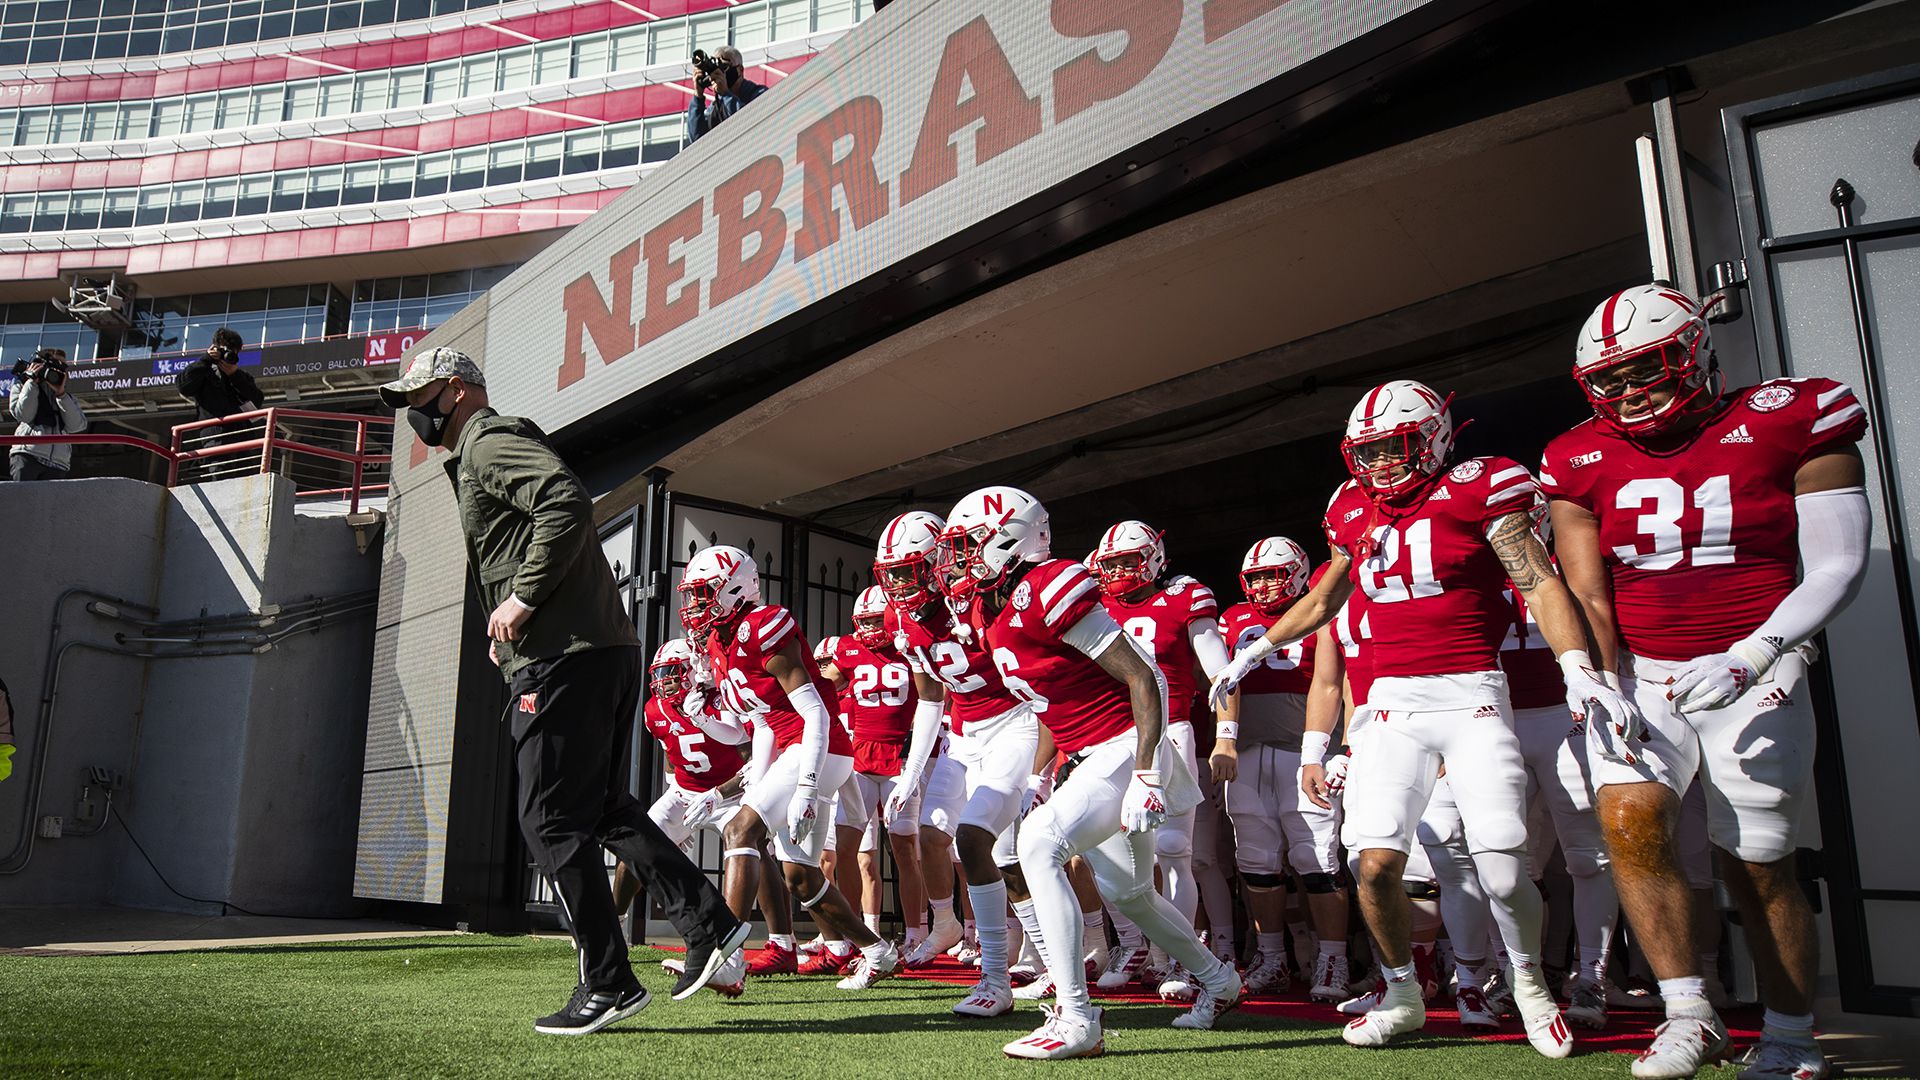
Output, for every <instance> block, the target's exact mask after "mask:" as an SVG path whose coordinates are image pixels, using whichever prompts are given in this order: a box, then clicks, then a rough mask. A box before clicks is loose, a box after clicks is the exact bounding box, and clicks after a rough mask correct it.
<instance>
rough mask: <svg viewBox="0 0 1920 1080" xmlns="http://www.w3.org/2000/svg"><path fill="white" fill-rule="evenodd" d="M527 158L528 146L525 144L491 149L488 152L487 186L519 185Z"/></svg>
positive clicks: (518, 143)
mask: <svg viewBox="0 0 1920 1080" xmlns="http://www.w3.org/2000/svg"><path fill="white" fill-rule="evenodd" d="M526 156H527V144H526V143H523V142H511V143H504V144H502V145H499V146H494V147H490V148H489V149H488V152H487V186H488V187H498V186H500V185H501V184H517V183H519V182H520V174H521V167H522V165H524V164H525V159H526Z"/></svg>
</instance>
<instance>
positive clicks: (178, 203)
mask: <svg viewBox="0 0 1920 1080" xmlns="http://www.w3.org/2000/svg"><path fill="white" fill-rule="evenodd" d="M205 191H206V185H205V184H202V183H201V182H200V181H198V180H195V181H192V182H190V183H185V184H175V185H173V199H172V203H173V206H172V208H171V209H170V210H169V211H168V212H167V223H168V224H173V223H175V222H181V221H199V220H200V211H201V209H202V206H201V202H202V199H203V197H204V193H205Z"/></svg>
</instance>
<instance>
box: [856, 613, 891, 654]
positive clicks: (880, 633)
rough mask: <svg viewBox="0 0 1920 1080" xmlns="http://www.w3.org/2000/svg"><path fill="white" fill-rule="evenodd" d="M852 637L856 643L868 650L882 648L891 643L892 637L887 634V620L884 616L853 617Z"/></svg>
mask: <svg viewBox="0 0 1920 1080" xmlns="http://www.w3.org/2000/svg"><path fill="white" fill-rule="evenodd" d="M853 636H854V639H855V640H856V641H858V642H860V644H862V645H865V646H866V647H867V648H869V649H880V648H884V647H886V646H887V645H889V644H891V643H892V641H893V635H891V634H889V633H887V620H886V616H884V615H855V616H854V617H853Z"/></svg>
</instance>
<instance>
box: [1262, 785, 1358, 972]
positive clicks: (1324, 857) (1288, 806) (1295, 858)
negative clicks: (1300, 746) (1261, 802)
mask: <svg viewBox="0 0 1920 1080" xmlns="http://www.w3.org/2000/svg"><path fill="white" fill-rule="evenodd" d="M1274 754H1275V755H1276V756H1275V761H1274V769H1275V772H1276V774H1277V782H1276V783H1275V784H1274V786H1273V792H1274V798H1275V800H1276V806H1275V809H1276V810H1277V811H1278V813H1279V818H1280V829H1281V832H1282V833H1283V834H1284V835H1285V837H1286V845H1287V849H1286V850H1287V863H1288V865H1289V866H1291V867H1292V868H1293V872H1294V874H1295V875H1296V876H1297V877H1298V879H1299V882H1300V890H1301V892H1303V893H1304V894H1305V902H1306V908H1307V913H1308V915H1310V916H1311V917H1312V921H1313V929H1314V933H1315V934H1316V936H1317V938H1318V943H1317V946H1316V948H1315V956H1314V958H1313V960H1312V964H1313V982H1312V990H1311V995H1312V996H1313V997H1314V998H1316V999H1319V1000H1321V1001H1339V1000H1341V999H1343V998H1345V997H1346V996H1347V986H1348V982H1349V977H1348V970H1347V911H1348V901H1347V890H1346V887H1345V886H1344V885H1343V884H1342V883H1341V881H1340V877H1339V873H1340V817H1339V813H1338V811H1337V809H1333V808H1325V807H1321V806H1318V805H1316V804H1315V803H1314V802H1313V800H1312V799H1309V798H1307V797H1306V796H1305V795H1304V794H1302V793H1301V791H1300V754H1299V753H1298V752H1297V751H1291V750H1283V749H1280V748H1278V747H1276V748H1275V749H1274ZM1300 959H1301V960H1302V961H1305V960H1306V957H1304V956H1302V957H1301V958H1300Z"/></svg>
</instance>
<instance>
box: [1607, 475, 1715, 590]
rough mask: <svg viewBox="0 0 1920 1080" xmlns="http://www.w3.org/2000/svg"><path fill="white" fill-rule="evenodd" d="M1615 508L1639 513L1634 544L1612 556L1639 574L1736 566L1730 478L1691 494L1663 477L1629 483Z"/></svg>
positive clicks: (1617, 547)
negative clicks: (1686, 565) (1686, 566)
mask: <svg viewBox="0 0 1920 1080" xmlns="http://www.w3.org/2000/svg"><path fill="white" fill-rule="evenodd" d="M1613 506H1614V509H1616V510H1626V511H1636V510H1637V511H1639V512H1640V513H1639V518H1638V520H1637V521H1636V523H1635V527H1634V531H1635V533H1636V534H1637V536H1638V538H1636V540H1635V542H1634V543H1632V544H1615V545H1614V547H1613V554H1614V556H1615V557H1616V558H1618V559H1619V560H1620V561H1621V562H1623V563H1626V564H1627V565H1628V566H1631V567H1633V568H1634V569H1636V570H1671V569H1673V568H1674V567H1676V566H1679V565H1680V564H1681V563H1682V562H1683V561H1684V562H1688V563H1690V564H1692V565H1694V566H1726V565H1728V564H1729V563H1732V562H1733V560H1734V550H1733V547H1734V546H1733V543H1732V540H1733V481H1732V477H1731V476H1711V477H1708V478H1707V479H1706V480H1705V481H1704V482H1702V483H1701V484H1700V485H1699V486H1698V487H1696V488H1694V489H1693V490H1692V491H1691V492H1689V491H1687V490H1686V488H1684V487H1682V486H1681V485H1680V483H1679V481H1677V480H1673V479H1670V478H1668V477H1664V476H1649V477H1641V478H1639V479H1636V480H1629V481H1627V482H1626V483H1624V484H1622V485H1620V490H1619V491H1617V492H1615V493H1614V499H1613ZM1639 538H1644V540H1642V539H1639ZM1689 541H1691V543H1689ZM1649 545H1650V546H1651V550H1643V547H1647V546H1649Z"/></svg>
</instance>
